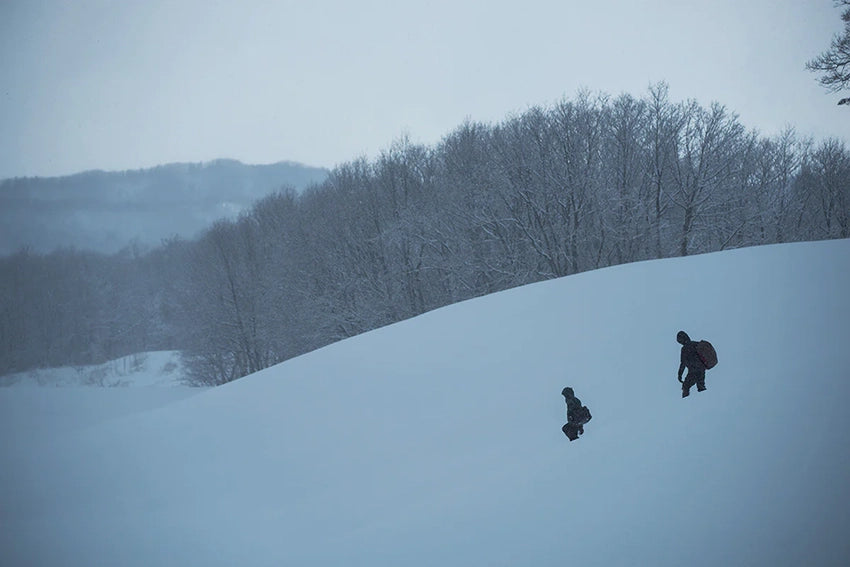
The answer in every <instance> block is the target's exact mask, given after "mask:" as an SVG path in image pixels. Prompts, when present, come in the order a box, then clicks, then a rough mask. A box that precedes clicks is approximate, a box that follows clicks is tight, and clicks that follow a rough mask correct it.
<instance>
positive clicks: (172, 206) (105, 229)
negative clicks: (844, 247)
mask: <svg viewBox="0 0 850 567" xmlns="http://www.w3.org/2000/svg"><path fill="white" fill-rule="evenodd" d="M327 175H328V170H326V169H324V168H318V167H310V166H306V165H302V164H299V163H295V162H288V161H281V162H278V163H273V164H267V165H248V164H243V163H241V162H239V161H236V160H231V159H218V160H214V161H210V162H203V163H171V164H166V165H160V166H157V167H153V168H148V169H137V170H126V171H116V172H111V171H110V172H108V171H101V170H92V171H85V172H82V173H77V174H74V175H68V176H63V177H17V178H12V179H6V180H3V181H2V182H0V255H8V254H11V253H14V252H15V251H17V250H19V249H20V248H22V247H29V248H31V249H32V250H34V251H37V252H49V251H51V250H54V249H56V248H58V247H69V246H73V247H75V248H79V249H86V250H94V251H98V252H105V253H113V252H117V251H118V250H120V249H122V248H124V247H125V246H127V245H128V244H129V243H130V242H131V241H137V242H139V243H141V244H143V245H157V244H159V242H160V241H161V240H162V239H164V238H169V237H172V236H175V235H178V236H181V237H184V238H191V237H193V236H195V235H196V234H197V233H198V232H199V231H201V230H203V229H204V228H206V227H207V226H209V225H210V224H211V223H213V222H214V221H216V220H218V219H220V218H224V217H229V216H233V215H234V214H237V213H238V212H239V211H241V210H243V209H245V208H248V207H250V206H251V205H252V204H253V203H254V202H255V201H257V200H258V199H261V198H262V197H264V196H266V195H268V194H269V193H271V192H274V191H277V190H279V189H281V188H283V187H291V188H293V189H295V190H296V191H301V190H303V189H305V188H306V187H308V186H310V185H312V184H315V183H321V182H322V181H323V180H324V179H325V178H326V177H327Z"/></svg>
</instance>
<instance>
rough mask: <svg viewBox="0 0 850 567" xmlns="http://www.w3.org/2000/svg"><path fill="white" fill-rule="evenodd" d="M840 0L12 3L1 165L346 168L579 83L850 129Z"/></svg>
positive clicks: (0, 18) (28, 170) (4, 30)
mask: <svg viewBox="0 0 850 567" xmlns="http://www.w3.org/2000/svg"><path fill="white" fill-rule="evenodd" d="M839 14H840V10H839V9H838V8H836V7H834V5H833V2H832V0H746V1H741V0H714V1H712V2H705V0H699V1H697V0H667V1H665V0H644V1H641V0H631V1H616V0H612V1H607V2H589V1H587V0H580V1H579V0H525V1H524V2H516V1H510V2H507V1H502V0H481V1H478V0H474V1H472V0H429V1H428V2H424V1H423V2H418V1H417V2H407V1H404V0H386V1H379V0H357V1H356V2H355V1H343V0H300V1H298V2H293V1H287V0H282V1H278V2H272V1H269V2H259V1H232V2H226V1H213V0H197V1H196V0H171V1H167V0H144V1H143V0H138V1H132V0H125V1H117V0H116V1H108V0H76V1H43V0H41V1H39V0H0V126H1V127H0V178H7V177H15V176H34V175H39V176H52V175H63V174H69V173H75V172H79V171H83V170H87V169H106V170H120V169H134V168H141V167H149V166H153V165H157V164H161V163H168V162H175V161H206V160H211V159H215V158H222V157H227V158H235V159H239V160H241V161H244V162H246V163H268V162H274V161H279V160H293V161H299V162H302V163H305V164H308V165H314V166H325V167H333V166H334V165H336V164H338V163H341V162H345V161H349V160H352V159H355V158H357V157H360V156H366V157H370V158H371V157H374V156H376V155H378V153H379V152H380V151H381V150H382V149H385V148H387V147H388V146H389V145H390V144H391V143H392V141H393V140H395V139H397V138H398V137H399V136H401V135H402V134H407V135H408V136H409V137H410V139H411V140H412V141H414V142H421V143H426V144H433V143H436V142H438V141H439V140H440V138H441V137H442V136H444V135H445V134H447V133H448V132H450V131H451V130H452V129H454V128H455V127H456V126H457V125H458V124H460V123H461V122H462V121H463V120H464V119H466V118H469V119H471V120H475V121H483V122H490V123H492V122H498V121H500V120H502V119H504V118H506V117H507V116H508V115H509V114H511V113H518V112H522V111H523V110H525V109H526V108H528V107H529V106H532V105H548V104H552V103H554V102H557V101H558V100H560V99H561V98H562V97H565V96H566V97H568V98H571V97H573V96H574V95H575V93H576V92H577V90H578V89H580V88H583V87H586V88H589V89H591V90H592V91H602V92H605V93H608V94H611V95H618V94H620V93H622V92H628V93H631V94H633V95H636V96H643V95H644V94H645V93H646V90H647V87H648V86H649V84H650V83H654V82H658V81H662V80H663V81H667V82H668V83H669V85H670V94H671V98H672V99H673V100H684V99H687V98H695V99H697V100H698V101H699V102H700V103H702V104H705V105H707V104H709V103H710V102H711V101H714V100H716V101H718V102H721V103H723V104H725V105H727V107H728V108H729V109H730V110H732V111H734V112H736V113H738V114H739V115H740V118H741V121H742V122H743V123H744V124H745V125H746V126H748V127H751V128H757V129H758V130H760V131H761V132H762V133H763V134H765V135H772V134H775V133H777V132H779V131H780V130H781V129H782V128H783V127H784V126H785V125H793V126H795V127H796V128H797V130H798V131H799V132H800V133H802V134H806V135H812V136H814V137H815V138H816V139H822V138H824V137H827V136H837V137H841V138H843V139H845V140H847V139H848V135H850V109H848V108H847V107H843V106H837V105H836V102H837V100H838V98H839V97H837V96H836V95H834V94H833V95H830V94H828V93H827V92H826V90H825V89H823V88H822V87H820V86H819V85H818V84H817V81H816V79H817V76H816V75H815V74H814V73H811V72H809V71H807V70H805V68H804V65H805V63H806V61H807V60H809V59H811V58H812V57H814V56H816V55H817V54H818V53H820V52H821V51H823V50H825V49H826V48H827V47H828V45H829V41H830V39H831V37H832V36H833V35H834V34H836V33H838V32H840V31H841V30H842V23H841V20H840V18H839Z"/></svg>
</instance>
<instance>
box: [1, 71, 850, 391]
mask: <svg viewBox="0 0 850 567" xmlns="http://www.w3.org/2000/svg"><path fill="white" fill-rule="evenodd" d="M847 237H850V151H848V148H847V147H846V145H845V144H844V143H843V142H841V141H839V140H835V139H828V140H823V141H820V142H817V143H815V142H813V141H811V140H807V139H802V138H800V137H799V136H797V135H796V134H795V132H794V131H793V130H792V129H790V128H789V129H788V130H786V131H785V132H783V133H781V134H780V135H778V136H776V137H772V138H766V137H763V136H761V135H759V134H758V133H757V132H753V131H748V130H747V129H746V128H744V127H743V125H742V124H741V123H740V122H739V120H738V117H737V116H736V115H735V114H734V113H732V112H730V111H729V110H728V109H726V108H725V107H723V106H721V105H719V104H712V105H711V106H710V107H708V108H706V107H703V106H701V105H699V104H697V103H696V102H693V101H688V102H679V103H674V102H672V101H670V100H669V97H668V90H667V87H666V85H664V84H663V83H662V84H658V85H655V86H653V87H651V88H650V89H649V91H648V93H646V95H645V96H643V97H642V98H635V97H633V96H630V95H621V96H618V97H616V98H611V97H609V96H607V95H592V94H589V93H580V94H579V95H578V96H577V97H576V98H575V99H574V100H566V99H565V100H563V101H561V102H560V103H557V104H555V105H553V106H551V107H534V108H531V109H529V110H528V111H526V112H523V113H522V114H519V115H516V116H512V117H509V118H507V119H505V120H504V121H502V122H501V123H498V124H496V125H489V124H480V123H473V122H467V123H464V124H462V125H460V126H459V127H457V128H456V129H455V130H454V131H452V132H451V133H449V134H448V135H446V136H445V137H444V138H443V140H442V141H441V142H440V143H439V144H437V145H435V146H434V147H426V146H421V145H416V144H412V143H410V142H409V141H408V140H406V139H401V140H399V141H397V142H396V143H394V144H393V145H392V146H391V147H390V148H389V149H387V150H386V151H384V152H383V153H382V154H381V155H380V156H379V157H377V158H376V159H375V160H374V161H369V160H365V159H360V160H356V161H352V162H349V163H345V164H342V165H340V166H338V167H336V168H335V169H334V170H333V171H331V172H330V174H329V176H328V177H327V179H326V180H325V181H323V182H321V183H318V184H313V185H311V186H310V187H309V188H307V189H305V190H304V191H302V192H296V191H295V190H293V189H285V190H281V191H279V192H277V193H274V194H271V195H269V196H268V197H266V198H264V199H262V200H260V201H258V202H256V203H255V204H254V205H253V207H252V208H251V209H250V210H248V211H247V212H244V213H243V214H241V215H240V216H239V218H238V219H236V220H222V221H218V222H216V223H215V224H213V225H212V226H211V227H209V228H208V229H207V230H205V231H204V232H203V234H202V235H201V236H200V237H198V238H196V239H193V240H184V239H177V238H175V239H171V240H168V241H166V242H164V243H163V244H162V245H161V246H159V247H156V248H154V249H152V250H149V251H144V252H143V251H140V250H138V249H134V248H127V249H125V250H124V251H123V252H121V253H118V254H114V255H105V254H100V253H95V252H86V251H77V250H73V249H60V250H56V251H54V252H52V253H48V254H38V253H33V252H29V251H26V250H22V251H20V252H18V253H16V254H13V255H11V256H7V257H4V258H0V374H6V373H11V372H20V371H25V370H28V369H32V368H36V367H45V366H63V365H83V364H94V363H99V362H103V361H105V360H109V359H113V358H118V357H121V356H125V355H128V354H132V353H137V352H143V351H151V350H181V351H182V352H183V353H184V362H185V364H186V368H187V371H188V374H189V376H190V379H191V380H193V382H194V383H195V384H198V385H217V384H223V383H226V382H229V381H231V380H234V379H237V378H240V377H242V376H245V375H247V374H250V373H252V372H256V371H258V370H261V369H263V368H265V367H268V366H270V365H273V364H276V363H278V362H281V361H283V360H286V359H289V358H291V357H294V356H297V355H299V354H303V353H305V352H309V351H311V350H314V349H316V348H319V347H321V346H324V345H327V344H329V343H331V342H334V341H337V340H340V339H343V338H346V337H350V336H353V335H356V334H359V333H362V332H365V331H368V330H371V329H375V328H377V327H380V326H383V325H387V324H389V323H393V322H396V321H400V320H403V319H406V318H409V317H413V316H415V315H418V314H421V313H423V312H426V311H429V310H432V309H435V308H437V307H441V306H444V305H448V304H451V303H454V302H458V301H461V300H464V299H469V298H472V297H476V296H481V295H484V294H488V293H492V292H495V291H499V290H504V289H507V288H511V287H515V286H519V285H523V284H528V283H532V282H536V281H540V280H545V279H549V278H556V277H560V276H565V275H569V274H574V273H578V272H582V271H586V270H592V269H596V268H601V267H605V266H610V265H614V264H621V263H626V262H634V261H639V260H646V259H654V258H666V257H672V256H684V255H689V254H698V253H704V252H711V251H718V250H726V249H731V248H738V247H743V246H754V245H761V244H770V243H779V242H790V241H803V240H818V239H831V238H847Z"/></svg>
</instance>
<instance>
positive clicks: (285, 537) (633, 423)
mask: <svg viewBox="0 0 850 567" xmlns="http://www.w3.org/2000/svg"><path fill="white" fill-rule="evenodd" d="M848 276H850V241H847V240H843V241H827V242H818V243H804V244H788V245H775V246H766V247H761V248H750V249H742V250H735V251H729V252H723V253H717V254H709V255H704V256H698V257H688V258H680V259H672V260H662V261H652V262H642V263H637V264H631V265H625V266H618V267H613V268H608V269H604V270H599V271H595V272H588V273H584V274H580V275H576V276H571V277H567V278H562V279H559V280H553V281H548V282H544V283H540V284H535V285H530V286H525V287H522V288H518V289H514V290H509V291H505V292H501V293H497V294H493V295H490V296H487V297H483V298H479V299H476V300H472V301H467V302H464V303H460V304H457V305H453V306H449V307H446V308H443V309H440V310H437V311H434V312H431V313H428V314H426V315H423V316H420V317H417V318H415V319H411V320H408V321H404V322H402V323H398V324H395V325H391V326H388V327H385V328H382V329H379V330H376V331H373V332H370V333H367V334H365V335H361V336H359V337H355V338H352V339H349V340H346V341H343V342H341V343H337V344H335V345H331V346H328V347H326V348H323V349H321V350H318V351H316V352H313V353H310V354H307V355H305V356H301V357H299V358H296V359H293V360H290V361H288V362H286V363H283V364H280V365H278V366H276V367H273V368H270V369H267V370H265V371H263V372H259V373H257V374H255V375H252V376H250V377H247V378H245V379H242V380H240V381H238V382H235V383H231V384H228V385H226V386H223V387H219V388H215V389H212V390H206V391H201V392H199V393H197V394H196V395H192V396H190V397H188V398H185V397H184V398H183V399H181V400H179V401H176V402H173V403H169V404H164V405H162V406H161V407H159V408H155V409H149V410H146V411H141V412H135V413H132V414H130V415H126V416H124V417H121V418H114V419H112V418H110V419H103V420H100V421H98V422H97V423H89V424H86V425H85V426H78V427H70V428H69V427H63V426H62V423H61V420H54V418H53V417H52V416H51V415H43V414H39V413H37V411H35V410H34V411H33V412H27V411H22V410H21V409H20V407H21V404H33V405H34V406H36V405H37V399H35V398H33V395H32V392H33V390H21V389H3V390H0V411H2V413H0V415H1V416H3V417H0V419H2V420H3V422H2V433H0V443H2V453H0V454H2V461H0V523H1V525H0V549H2V554H3V556H4V557H5V558H6V561H8V562H9V564H11V565H46V566H52V565H57V566H58V565H62V566H69V565H79V566H88V565H129V566H132V565H139V566H146V565H253V566H265V565H269V566H271V565H276V566H277V565H298V566H311V565H316V566H318V565H334V566H336V565H347V566H355V565H363V566H379V565H388V566H389V565H392V566H396V565H406V566H418V565H422V566H433V565H457V566H460V565H463V566H467V565H487V566H498V565H505V566H508V565H533V566H549V565H551V566H562V565H565V564H567V563H575V564H581V565H585V566H592V565H671V566H674V565H675V566H680V565H801V564H808V565H846V564H848V563H850V540H848V538H847V537H846V535H847V534H846V526H847V525H848V524H850V483H848V479H850V413H848V412H847V408H846V406H847V400H848V399H850V380H848V378H850V373H848V370H847V368H848V364H847V361H846V358H847V354H846V351H847V345H848V344H850V298H848V293H847V289H848V287H847V282H848V280H850V278H848ZM680 329H684V330H686V331H687V332H688V333H689V334H690V335H691V337H692V338H694V339H695V340H697V339H701V338H707V339H709V340H711V341H712V343H713V344H714V346H715V347H716V348H717V350H718V354H719V358H720V363H719V364H718V366H717V367H716V368H714V369H713V370H711V371H709V372H708V375H707V381H706V382H707V386H708V390H707V391H705V392H701V393H697V392H696V391H693V392H692V393H691V396H690V397H689V398H687V399H682V398H681V397H680V396H681V391H680V386H679V383H678V382H677V381H676V370H677V367H678V362H679V361H678V355H679V345H678V344H677V343H676V340H675V336H676V332H677V331H678V330H680ZM567 385H569V386H572V387H573V388H574V389H575V392H576V395H577V396H578V397H579V398H581V400H582V402H583V403H585V404H586V405H587V406H588V407H589V408H590V409H591V411H592V413H593V420H592V421H591V422H590V423H589V424H588V425H587V426H586V427H585V435H584V436H583V437H582V438H580V439H579V440H578V441H575V442H573V443H570V442H568V440H567V439H566V438H565V437H564V435H563V434H562V433H561V429H560V428H561V425H563V423H564V422H565V407H564V402H563V398H562V397H561V396H560V391H561V389H562V388H563V387H564V386H567ZM25 391H26V392H29V394H28V396H29V397H21V396H22V392H25ZM69 403H74V404H79V403H85V401H84V400H80V399H78V398H77V399H73V400H69ZM10 407H17V408H18V410H17V411H15V412H13V413H8V412H7V410H8V408H10ZM36 409H37V408H36ZM10 416H11V417H10ZM54 421H55V423H54ZM36 424H40V425H38V426H37V427H36V426H35V425H36Z"/></svg>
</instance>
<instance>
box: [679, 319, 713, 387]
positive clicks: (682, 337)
mask: <svg viewBox="0 0 850 567" xmlns="http://www.w3.org/2000/svg"><path fill="white" fill-rule="evenodd" d="M676 341H677V342H678V343H679V344H680V345H682V355H681V357H680V360H681V362H680V363H679V376H678V378H679V383H680V384H682V397H683V398H687V397H688V396H689V395H690V393H691V387H692V386H694V385H696V387H697V391H698V392H702V391H704V390H705V371H706V369H708V368H713V367H714V365H715V364H717V353H716V352H715V351H714V347H713V346H711V343H710V342H708V341H692V340H691V337H689V336H688V334H687V333H686V332H685V331H679V332H678V333H677V334H676ZM685 368H687V369H688V373H687V374H686V375H685V379H684V381H683V380H682V373H683V372H684V371H685Z"/></svg>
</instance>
